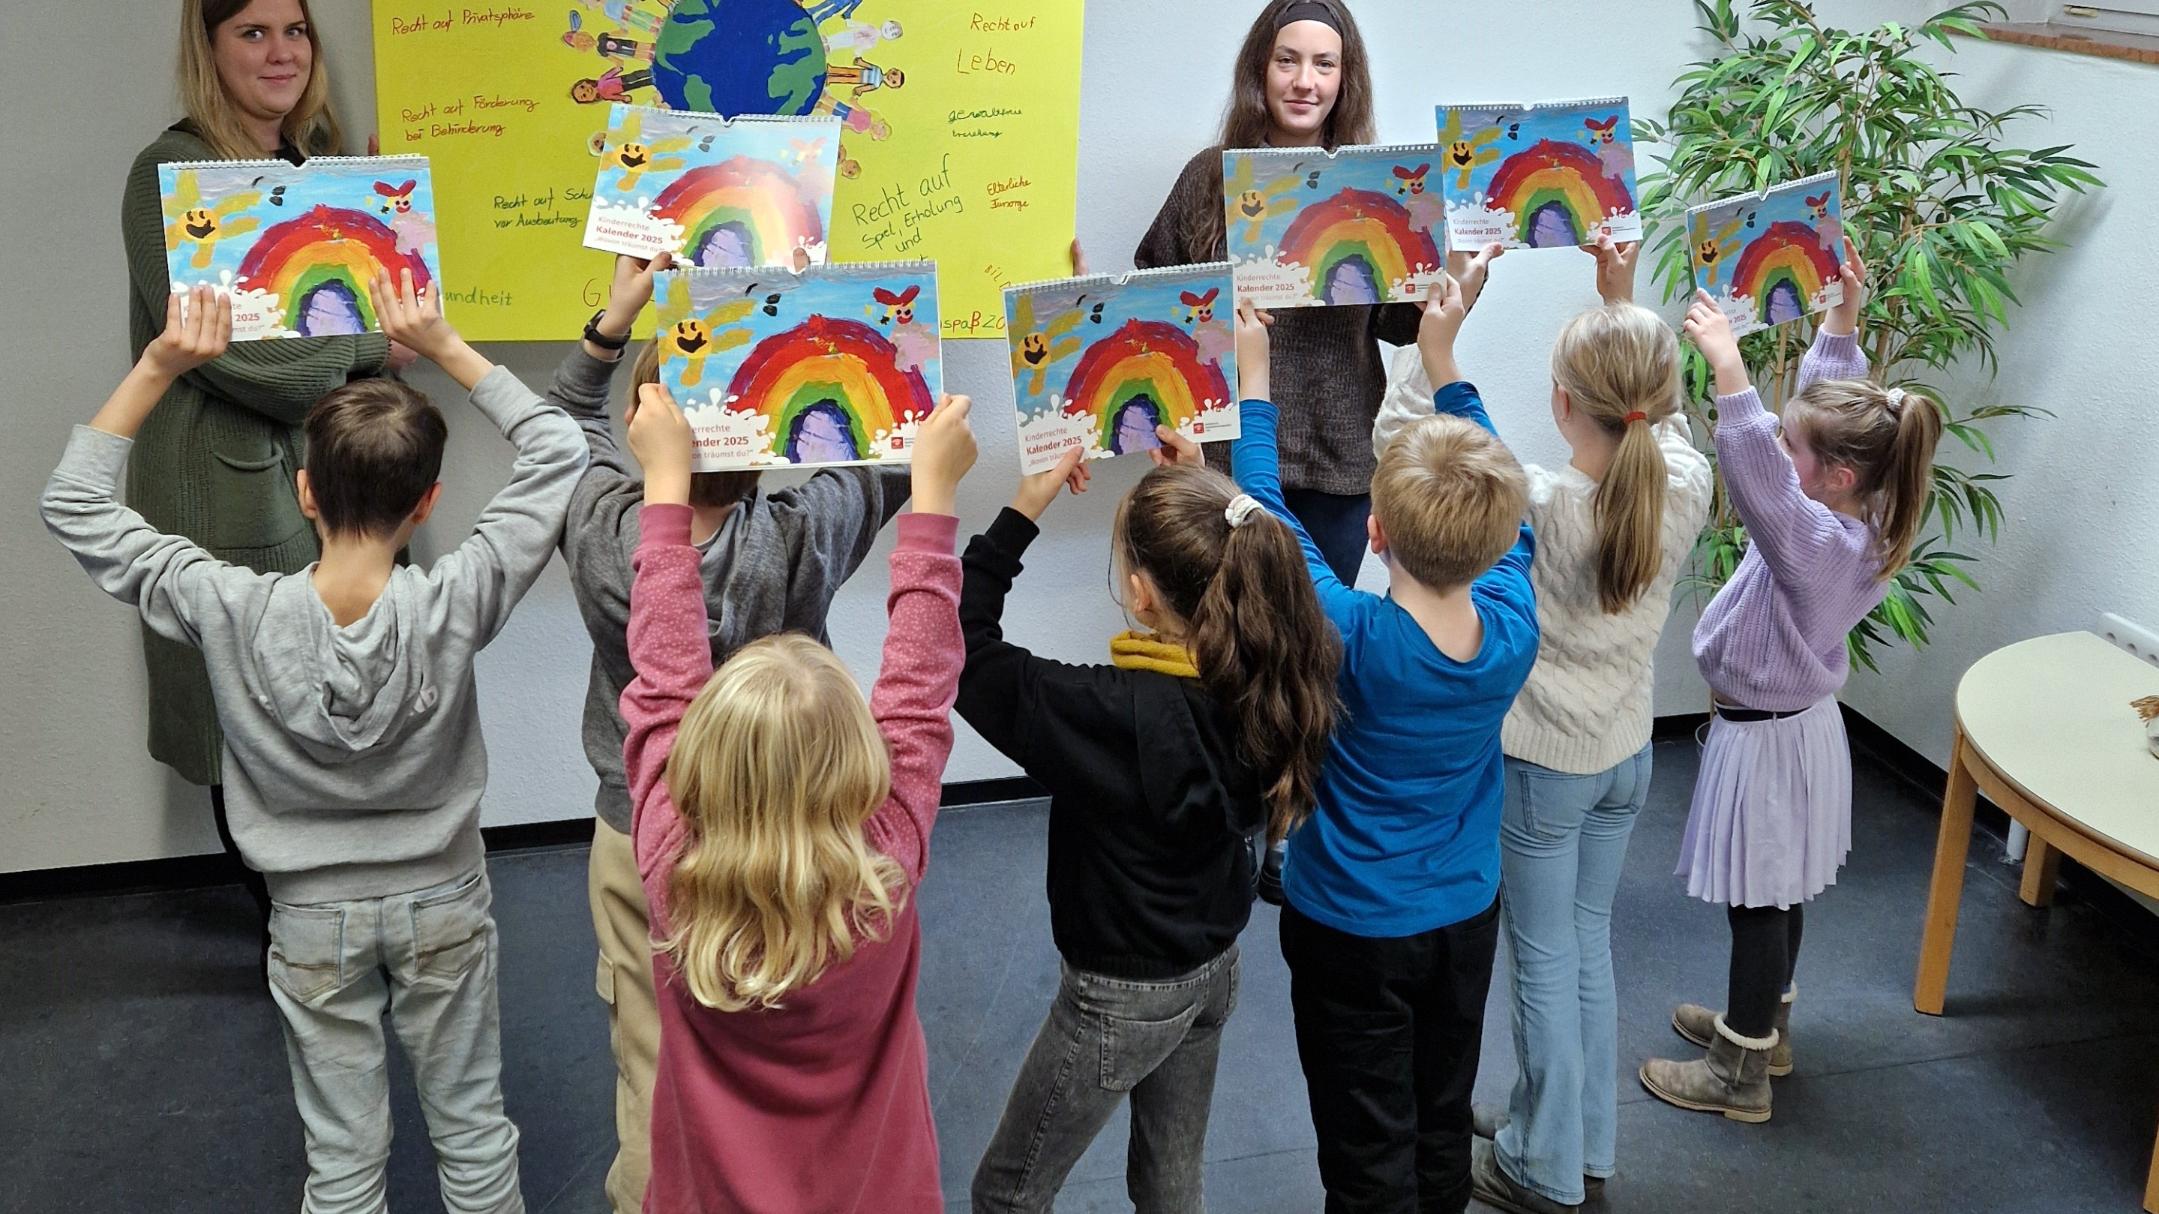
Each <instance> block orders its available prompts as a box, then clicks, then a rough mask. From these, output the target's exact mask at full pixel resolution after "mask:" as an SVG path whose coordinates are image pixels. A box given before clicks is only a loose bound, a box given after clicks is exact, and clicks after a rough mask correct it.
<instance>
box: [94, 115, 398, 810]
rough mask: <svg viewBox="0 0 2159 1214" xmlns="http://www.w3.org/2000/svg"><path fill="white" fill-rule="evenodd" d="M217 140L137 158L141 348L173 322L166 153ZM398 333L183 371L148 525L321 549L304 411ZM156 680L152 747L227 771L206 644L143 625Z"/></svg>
mask: <svg viewBox="0 0 2159 1214" xmlns="http://www.w3.org/2000/svg"><path fill="white" fill-rule="evenodd" d="M217 158H218V157H217V155H216V154H215V153H214V152H212V151H211V150H210V145H209V144H207V143H204V142H203V141H202V140H200V139H198V138H196V137H195V136H194V135H191V134H188V133H187V132H185V131H180V130H168V131H166V132H165V133H164V134H162V135H159V136H158V137H157V140H156V141H155V142H153V143H152V144H151V145H150V146H149V147H147V148H144V149H143V150H142V153H141V154H140V155H138V156H137V157H135V165H134V167H133V168H132V169H130V170H129V171H128V175H127V191H126V193H125V194H124V195H123V196H122V198H121V202H120V236H121V239H122V242H123V243H124V245H125V247H126V250H127V273H128V301H127V329H128V348H129V350H130V352H131V353H132V354H134V355H138V356H139V355H140V354H141V353H142V349H143V347H144V346H147V345H149V344H150V341H151V339H152V338H154V337H156V336H157V335H158V333H159V331H161V330H162V329H163V328H164V327H165V298H166V296H167V294H169V292H170V290H171V286H170V282H171V280H170V279H169V278H168V276H167V274H166V270H165V217H164V211H163V208H162V207H161V206H160V205H159V202H158V192H157V166H158V165H160V164H167V163H171V162H173V161H180V160H214V159H217ZM388 351H389V343H388V341H387V340H385V339H384V337H383V336H382V334H380V333H367V334H362V335H360V336H357V337H312V338H289V339H284V340H278V341H249V342H238V343H235V344H234V345H233V347H232V348H231V349H230V350H228V351H227V352H226V353H225V355H224V357H222V358H219V359H218V360H216V361H215V362H212V363H209V364H207V365H205V366H203V367H200V368H198V369H196V370H194V371H191V372H189V373H188V374H186V375H184V376H182V377H181V378H180V380H179V382H177V383H175V384H174V385H173V386H172V390H171V391H170V392H167V393H166V394H165V396H164V398H163V399H162V400H160V401H159V402H158V406H157V409H156V411H155V412H153V413H151V414H150V418H149V420H148V421H147V422H145V423H144V424H143V427H142V432H141V433H140V434H138V435H137V436H136V438H135V447H134V451H133V453H132V454H131V455H130V456H129V458H128V465H127V503H128V505H129V506H131V507H133V508H134V509H135V511H136V512H137V513H139V514H141V515H142V516H143V518H144V519H146V520H148V522H149V523H150V525H151V526H153V527H156V528H158V529H159V530H161V531H165V532H168V533H170V534H174V535H183V536H186V537H187V538H188V539H191V540H193V541H195V542H196V543H198V544H200V545H202V546H203V547H204V548H207V549H209V550H210V552H211V553H213V554H214V555H216V556H217V557H219V558H220V559H222V560H227V561H231V562H233V563H234V564H237V565H245V566H247V567H248V568H250V569H258V570H263V571H265V572H278V573H297V572H299V571H300V570H302V569H305V568H306V567H307V566H308V564H309V562H311V561H313V560H314V559H315V558H316V556H317V555H318V554H317V551H316V544H315V529H314V527H313V525H312V524H310V523H309V522H308V521H307V519H306V518H305V517H303V516H302V515H301V514H300V503H299V500H298V498H297V496H296V490H295V489H294V487H293V473H294V472H295V471H296V470H298V468H299V467H300V457H301V441H300V423H301V421H302V420H303V419H305V418H306V416H307V410H308V408H309V406H311V405H313V404H314V403H315V401H316V400H317V399H318V398H319V397H321V396H322V394H323V393H325V392H328V391H329V390H330V389H332V388H335V387H337V386H338V385H340V384H342V383H344V382H345V381H346V380H347V379H350V378H352V377H353V376H355V375H373V374H375V373H376V372H378V371H380V370H381V369H382V364H383V359H384V357H385V355H386V354H387V353H388ZM143 658H144V661H145V663H146V664H147V666H148V673H149V683H150V757H152V758H154V759H156V760H158V761H159V762H161V763H165V764H168V765H170V766H171V767H172V769H173V770H174V771H177V772H179V773H180V775H181V776H182V777H184V778H185V779H187V780H188V781H190V782H191V783H195V784H215V783H217V782H218V767H219V756H220V753H221V751H222V749H223V741H222V739H221V738H220V737H219V735H218V731H217V713H216V707H215V705H214V704H213V703H212V702H211V699H210V683H209V679H208V678H207V677H206V676H205V674H204V673H203V665H202V655H201V654H200V653H198V652H196V650H194V649H193V648H191V647H189V646H187V645H182V644H179V643H176V642H173V641H168V640H166V639H164V638H163V637H159V636H156V635H155V634H153V633H151V632H149V631H148V630H145V631H144V633H143Z"/></svg>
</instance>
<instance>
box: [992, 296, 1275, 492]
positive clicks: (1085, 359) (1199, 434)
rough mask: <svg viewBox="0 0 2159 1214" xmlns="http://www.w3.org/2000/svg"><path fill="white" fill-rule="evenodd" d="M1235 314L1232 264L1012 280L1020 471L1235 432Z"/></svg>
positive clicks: (1009, 319)
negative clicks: (1072, 455)
mask: <svg viewBox="0 0 2159 1214" xmlns="http://www.w3.org/2000/svg"><path fill="white" fill-rule="evenodd" d="M1234 322H1235V317H1234V315H1233V303H1232V300H1231V297H1230V267H1229V263H1227V262H1214V263H1212V264H1209V265H1197V266H1168V267H1164V268H1161V269H1156V270H1137V271H1134V272H1132V273H1130V274H1124V275H1096V276H1094V277H1091V278H1065V279H1059V280H1056V281H1053V282H1038V283H1030V284H1028V285H1026V286H1017V287H1008V288H1006V289H1005V334H1006V339H1007V342H1008V344H1009V345H1010V347H1011V352H1012V395H1013V400H1014V403H1015V404H1016V405H1017V406H1018V408H1019V448H1020V469H1021V471H1023V472H1028V473H1034V472H1041V471H1043V470H1044V469H1047V468H1051V467H1055V466H1056V463H1057V461H1058V459H1059V458H1061V457H1062V456H1063V455H1064V453H1065V452H1066V451H1068V450H1070V449H1072V448H1074V447H1078V448H1079V449H1080V450H1082V451H1084V452H1085V453H1086V456H1085V458H1087V459H1107V458H1109V457H1110V456H1113V455H1123V454H1125V453H1127V452H1132V451H1145V450H1148V449H1150V448H1154V447H1159V446H1161V445H1162V442H1161V440H1160V439H1159V438H1157V437H1156V436H1155V427H1156V426H1157V425H1165V426H1170V427H1172V428H1174V429H1175V430H1176V431H1177V432H1178V433H1180V434H1183V435H1184V436H1185V437H1186V438H1189V439H1192V440H1194V441H1195V442H1203V443H1205V442H1217V441H1220V440H1223V439H1231V438H1235V437H1237V365H1236V342H1235V340H1234V332H1233V325H1234Z"/></svg>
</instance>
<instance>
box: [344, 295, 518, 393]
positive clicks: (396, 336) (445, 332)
mask: <svg viewBox="0 0 2159 1214" xmlns="http://www.w3.org/2000/svg"><path fill="white" fill-rule="evenodd" d="M372 300H373V303H374V305H375V320H376V322H377V323H379V324H380V325H381V326H382V334H383V336H385V337H387V338H389V339H390V341H391V342H392V343H393V345H403V346H405V347H407V348H409V349H410V350H412V351H413V352H414V353H415V354H418V355H419V356H420V357H421V358H424V359H426V360H428V361H429V362H431V363H434V364H435V365H436V366H438V367H441V368H442V369H443V370H444V371H446V372H448V373H449V375H450V378H451V379H454V380H456V381H457V382H458V384H459V385H460V386H461V387H463V388H464V389H466V390H467V391H470V390H472V389H473V388H476V387H478V386H479V383H480V381H481V380H482V379H485V378H486V377H487V373H488V371H489V370H490V369H491V368H492V367H493V365H494V364H492V363H490V362H488V361H487V359H485V358H483V357H481V356H480V352H479V351H477V350H475V349H473V348H472V347H471V346H470V345H469V344H467V343H466V341H465V339H464V338H463V337H462V336H460V335H459V333H458V331H457V330H456V329H455V328H454V327H452V326H451V324H450V322H449V321H447V320H444V319H443V318H442V288H441V285H440V284H439V283H438V284H432V285H430V286H429V287H428V288H427V289H426V290H418V291H416V290H414V289H413V285H412V271H411V270H409V269H406V270H400V271H398V280H397V281H396V282H392V281H390V276H389V275H388V274H387V273H384V272H382V271H377V272H376V274H375V282H374V289H373V293H372Z"/></svg>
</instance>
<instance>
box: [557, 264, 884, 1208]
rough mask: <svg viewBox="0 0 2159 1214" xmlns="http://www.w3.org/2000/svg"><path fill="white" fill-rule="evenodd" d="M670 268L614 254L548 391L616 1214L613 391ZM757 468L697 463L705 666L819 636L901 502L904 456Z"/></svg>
mask: <svg viewBox="0 0 2159 1214" xmlns="http://www.w3.org/2000/svg"><path fill="white" fill-rule="evenodd" d="M668 264H669V261H668V258H667V257H666V255H665V254H662V255H661V256H660V257H659V258H657V259H655V260H653V261H651V262H644V261H639V260H637V259H635V258H630V257H618V258H616V259H615V277H614V281H613V283H612V284H611V286H610V287H609V290H608V296H607V307H606V309H605V310H603V311H602V312H601V313H600V314H599V315H598V316H595V317H593V319H592V324H591V326H590V327H589V328H588V329H587V330H586V333H585V340H584V341H582V342H580V343H579V345H578V348H577V349H575V350H572V351H571V352H570V355H569V357H568V358H567V359H565V360H564V361H563V364H562V367H561V369H560V370H558V371H556V372H555V382H554V384H553V386H551V387H550V388H549V389H548V391H547V396H548V399H549V400H550V401H551V402H553V403H555V404H558V405H560V406H562V408H563V409H564V410H566V411H567V412H568V413H569V415H570V416H571V417H573V418H575V419H577V423H578V425H579V426H580V427H581V428H582V429H583V430H584V435H585V441H586V442H587V443H588V444H590V449H591V456H592V463H591V466H590V467H588V468H587V469H586V470H585V474H584V476H583V477H582V478H580V479H579V481H578V483H577V491H576V492H575V493H574V494H573V495H572V496H571V499H570V513H569V518H568V520H567V522H566V524H565V525H564V527H563V531H562V555H563V558H564V560H565V562H566V563H567V564H568V565H569V568H570V587H571V589H572V590H574V591H575V592H576V594H577V610H578V612H579V613H580V614H582V615H583V616H584V619H585V631H586V632H588V633H590V634H591V636H592V675H591V678H590V680H589V681H588V683H587V686H586V694H585V722H584V741H585V757H586V758H587V759H588V760H590V762H591V763H592V770H593V772H594V773H595V774H596V775H598V776H599V778H600V788H599V795H598V797H597V799H596V801H595V804H594V811H595V812H594V818H595V821H594V823H593V832H592V858H591V871H590V873H589V875H588V880H587V886H586V890H587V894H588V896H589V899H590V901H591V904H592V928H593V932H594V933H595V935H596V936H597V937H598V939H599V945H600V958H599V966H598V971H597V986H598V989H599V994H600V998H601V999H602V1000H603V1001H605V1002H606V1004H607V1010H608V1030H609V1032H608V1035H609V1038H610V1041H611V1043H612V1045H613V1049H614V1055H615V1076H616V1082H615V1130H616V1135H617V1140H618V1143H619V1150H618V1153H617V1155H616V1157H615V1162H614V1163H613V1165H612V1166H610V1167H609V1169H608V1173H607V1197H608V1202H609V1204H610V1205H611V1206H612V1208H613V1209H614V1211H615V1214H636V1212H637V1211H640V1210H642V1209H644V1201H645V1180H646V1175H647V1173H648V1171H649V1169H650V1162H649V1158H650V1157H649V1152H650V1150H651V1145H650V1144H651V1137H652V1132H651V1120H652V1080H653V1071H654V1068H655V1067H656V1066H657V1065H658V1059H659V1048H660V1013H659V1007H658V1004H657V1002H656V996H655V993H654V991H653V979H652V941H651V924H650V922H649V917H648V916H649V912H648V911H647V908H646V906H645V891H644V886H643V884H642V881H641V878H640V877H639V876H638V871H637V857H636V855H635V854H634V852H633V850H632V848H631V845H630V792H629V785H628V783H627V782H626V780H625V779H624V777H623V768H622V744H623V741H624V739H625V737H626V733H627V731H626V730H625V729H624V728H623V724H622V712H621V708H620V707H619V706H620V704H621V702H622V692H623V689H624V688H626V687H628V686H629V685H630V681H631V680H632V679H633V678H635V677H636V675H637V671H636V669H635V668H634V667H632V666H631V665H630V651H629V642H628V640H627V639H626V638H627V635H628V628H629V622H630V581H631V568H630V558H631V557H633V556H634V555H636V552H637V543H638V536H639V531H638V526H637V516H638V508H639V507H640V506H642V505H643V504H644V500H645V482H644V476H643V473H642V472H641V471H640V470H639V468H638V467H637V463H636V461H635V460H633V459H631V458H630V455H629V453H628V452H627V451H625V450H623V448H622V447H621V446H620V445H619V444H618V443H617V442H616V440H615V430H614V423H613V421H612V419H611V418H610V417H609V416H608V408H607V403H608V402H607V397H608V389H609V381H610V380H611V379H612V378H613V377H614V373H615V368H616V367H618V366H620V365H621V362H622V352H623V350H624V349H625V348H626V347H627V346H628V345H629V340H630V327H631V325H632V324H633V323H634V322H635V321H636V320H637V314H638V313H639V312H641V311H643V310H644V307H645V305H646V304H647V303H649V302H650V301H651V299H652V276H653V274H654V273H655V272H657V271H659V270H662V269H666V268H667V267H668ZM658 371H659V357H658V351H657V350H656V349H655V348H654V347H653V346H651V345H650V344H648V345H646V347H645V349H644V352H643V355H642V356H641V357H640V358H638V359H637V360H636V362H635V365H634V366H633V367H632V369H631V372H630V379H631V384H630V392H631V394H632V395H634V394H635V393H636V392H637V389H638V388H639V387H640V386H642V385H644V384H648V383H652V382H654V381H655V380H656V379H657V378H658ZM758 476H759V474H758V473H756V472H700V473H697V474H696V475H695V476H693V477H692V478H691V484H690V508H691V511H692V513H693V518H692V531H691V538H692V540H693V541H694V542H695V543H696V545H697V548H698V552H699V557H698V572H699V575H700V576H701V577H702V579H703V581H704V585H705V615H706V618H707V628H708V629H709V630H710V634H711V641H712V661H713V663H714V665H718V664H719V663H721V662H724V661H726V660H727V658H728V656H729V655H731V654H732V653H734V652H735V651H736V650H737V649H740V648H742V647H743V646H744V645H747V644H749V643H750V642H751V641H754V640H756V639H758V638H759V637H765V636H771V635H773V634H775V633H781V632H805V633H808V634H810V635H811V636H814V637H816V638H817V639H818V640H819V641H824V640H825V639H826V637H825V615H826V612H827V611H829V610H830V608H831V606H832V597H833V596H834V595H835V594H838V593H839V589H840V585H841V583H843V582H845V581H846V580H847V578H848V577H849V575H851V574H853V573H854V571H855V569H856V567H857V566H859V565H861V564H862V561H863V559H864V558H865V557H867V556H869V554H870V547H871V545H873V544H874V543H876V541H877V532H878V530H879V529H880V528H882V527H883V526H884V525H885V524H886V523H887V522H889V521H891V519H892V516H893V515H895V514H897V513H898V512H899V508H900V507H901V506H902V505H904V504H905V503H906V501H907V494H908V471H907V468H906V467H905V466H899V467H895V468H828V469H825V470H824V471H821V472H818V473H817V474H815V475H814V476H811V477H810V478H809V479H808V480H807V481H806V482H804V483H803V484H801V485H799V486H793V487H790V488H785V489H780V490H777V491H774V492H771V493H765V492H762V491H760V488H759V485H758Z"/></svg>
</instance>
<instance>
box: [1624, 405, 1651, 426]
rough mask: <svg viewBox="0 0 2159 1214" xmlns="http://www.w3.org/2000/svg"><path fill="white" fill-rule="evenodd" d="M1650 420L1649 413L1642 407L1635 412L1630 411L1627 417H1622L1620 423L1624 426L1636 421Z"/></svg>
mask: <svg viewBox="0 0 2159 1214" xmlns="http://www.w3.org/2000/svg"><path fill="white" fill-rule="evenodd" d="M1648 420H1649V415H1648V414H1647V413H1644V412H1642V411H1641V410H1640V409H1636V410H1635V411H1634V412H1632V413H1629V414H1627V415H1626V416H1625V417H1623V418H1621V419H1620V422H1619V424H1620V425H1622V426H1631V425H1633V424H1634V423H1636V422H1646V421H1648Z"/></svg>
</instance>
